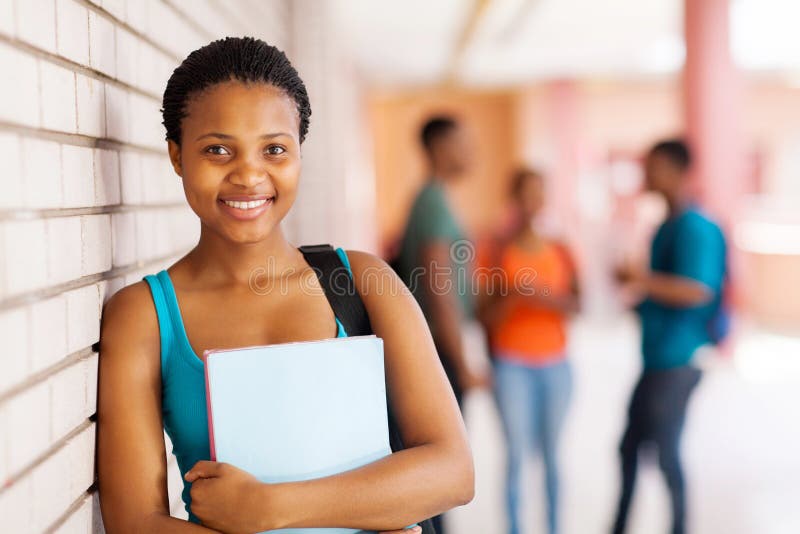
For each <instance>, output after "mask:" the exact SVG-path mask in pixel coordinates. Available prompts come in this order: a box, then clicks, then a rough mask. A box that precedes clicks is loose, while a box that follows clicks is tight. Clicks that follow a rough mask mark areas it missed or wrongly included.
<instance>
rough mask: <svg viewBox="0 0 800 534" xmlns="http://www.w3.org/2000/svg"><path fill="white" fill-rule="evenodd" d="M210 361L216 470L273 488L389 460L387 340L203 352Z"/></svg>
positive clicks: (312, 531)
mask: <svg viewBox="0 0 800 534" xmlns="http://www.w3.org/2000/svg"><path fill="white" fill-rule="evenodd" d="M204 359H205V363H206V365H205V370H206V388H207V401H208V414H209V431H210V434H211V449H212V457H214V458H215V459H216V460H217V461H219V462H226V463H230V464H232V465H235V466H236V467H239V468H241V469H243V470H245V471H247V472H249V473H251V474H253V475H254V476H255V477H256V478H258V479H259V480H261V481H262V482H268V483H269V482H272V483H276V482H288V481H299V480H309V479H313V478H319V477H324V476H328V475H333V474H336V473H340V472H343V471H347V470H350V469H354V468H357V467H361V466H363V465H366V464H368V463H371V462H374V461H376V460H378V459H380V458H383V457H385V456H387V455H389V454H391V448H390V447H389V432H388V424H387V413H386V382H385V378H384V365H383V340H381V339H380V338H378V337H375V336H357V337H348V338H334V339H330V340H322V341H312V342H298V343H286V344H280V345H269V346H263V347H249V348H242V349H233V350H214V351H206V353H205V354H204ZM273 532H280V533H284V534H351V533H355V532H362V533H363V532H366V531H359V530H353V529H347V528H301V529H283V530H277V531H273Z"/></svg>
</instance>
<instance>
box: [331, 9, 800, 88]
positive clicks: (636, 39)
mask: <svg viewBox="0 0 800 534" xmlns="http://www.w3.org/2000/svg"><path fill="white" fill-rule="evenodd" d="M731 1H732V7H731V28H732V32H731V33H732V50H733V52H734V57H735V60H736V61H737V63H738V64H739V65H741V66H742V67H745V68H747V69H753V70H766V71H779V72H784V73H789V74H792V75H794V76H795V77H797V76H796V73H798V72H800V32H797V31H796V24H797V21H798V20H800V0H731ZM334 3H335V6H336V9H335V10H334V12H335V13H336V24H337V27H338V28H339V30H340V32H341V35H342V38H343V40H344V42H345V43H346V46H347V47H348V48H349V51H350V54H351V55H352V57H353V58H354V60H355V62H356V65H357V67H358V69H359V70H360V71H361V73H362V74H363V75H364V77H365V78H366V79H367V81H368V82H370V83H372V84H375V85H383V86H397V85H403V86H407V85H423V84H431V83H438V82H442V81H444V80H446V79H448V78H449V79H451V80H454V81H457V82H460V83H462V84H465V85H469V86H491V87H503V86H512V85H518V84H525V83H531V82H535V81H538V80H546V79H554V78H592V77H594V78H596V77H602V78H636V77H648V76H654V75H656V76H663V75H670V74H675V73H677V72H678V71H679V70H680V68H681V66H682V64H683V57H684V46H683V38H682V17H683V9H682V5H683V1H682V0H403V1H365V0H334ZM481 4H483V5H485V6H486V8H485V10H483V12H482V13H481V16H480V17H479V18H478V23H477V25H476V26H475V27H474V31H472V32H471V33H470V37H469V39H468V40H467V42H466V43H463V46H461V45H460V44H459V43H460V38H461V36H462V35H463V34H464V32H465V27H467V26H468V22H469V20H470V17H471V16H472V15H473V12H474V11H475V8H476V6H477V5H481Z"/></svg>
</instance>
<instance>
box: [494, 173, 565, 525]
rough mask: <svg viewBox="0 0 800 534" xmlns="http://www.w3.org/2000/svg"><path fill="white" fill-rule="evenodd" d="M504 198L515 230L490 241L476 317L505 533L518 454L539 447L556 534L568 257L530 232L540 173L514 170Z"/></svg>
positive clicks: (517, 478)
mask: <svg viewBox="0 0 800 534" xmlns="http://www.w3.org/2000/svg"><path fill="white" fill-rule="evenodd" d="M509 193H510V199H511V202H512V203H513V206H514V208H515V209H516V210H517V211H518V212H519V218H518V224H517V227H516V229H515V231H513V232H512V234H511V235H510V236H509V238H508V239H507V242H506V243H503V244H502V245H501V246H500V247H498V252H497V254H496V262H495V266H497V267H500V270H497V271H495V272H497V273H499V274H500V277H499V279H498V278H496V277H491V278H490V279H491V281H493V282H494V283H493V284H490V285H489V286H488V288H489V291H488V293H487V295H486V298H485V299H483V300H482V305H481V316H482V318H483V319H484V324H486V325H488V327H489V330H490V332H491V334H490V339H491V349H492V353H493V356H494V386H495V393H496V397H497V403H498V407H499V410H500V415H501V419H502V422H503V427H504V429H505V435H506V440H507V449H508V464H507V478H506V504H507V512H508V519H509V525H510V528H509V532H510V533H511V534H519V532H521V528H520V509H521V508H522V503H521V502H520V495H521V488H520V485H521V478H522V467H523V460H524V459H525V457H526V455H527V454H528V453H531V452H536V451H541V455H542V459H543V461H544V472H545V488H546V493H545V497H546V504H547V506H546V509H547V524H548V530H549V532H550V533H551V534H555V533H556V532H558V492H559V488H558V486H559V476H558V438H559V434H560V431H561V427H562V423H563V422H564V417H565V415H566V413H567V407H568V405H569V400H570V396H571V392H572V372H571V370H570V365H569V362H568V361H567V353H566V350H567V331H566V318H567V315H568V314H569V313H571V312H575V311H577V309H578V285H577V278H576V276H575V269H574V267H573V265H574V264H573V262H572V260H571V258H570V255H569V253H568V252H567V249H566V247H564V246H563V245H562V244H560V243H558V242H556V241H553V240H551V239H548V238H547V237H545V236H543V235H542V234H541V233H540V232H539V231H537V229H536V226H535V224H534V223H535V220H536V216H537V214H538V213H539V212H540V211H541V209H542V207H543V205H544V201H545V197H544V183H543V177H542V175H541V174H539V173H538V172H536V171H533V170H529V169H520V170H518V171H517V172H516V173H515V175H514V177H513V180H512V183H511V187H510V191H509Z"/></svg>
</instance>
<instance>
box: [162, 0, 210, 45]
mask: <svg viewBox="0 0 800 534" xmlns="http://www.w3.org/2000/svg"><path fill="white" fill-rule="evenodd" d="M162 3H163V4H164V5H165V6H167V7H168V8H169V9H171V10H172V11H173V12H174V13H175V14H176V15H178V16H179V17H180V18H182V19H183V21H184V22H186V23H187V24H188V25H189V26H191V27H192V28H193V29H194V31H196V32H197V33H199V34H200V35H202V36H204V37H205V38H206V39H208V40H209V41H211V40H213V39H214V34H212V33H210V32H208V31H206V29H205V28H203V26H201V25H200V24H199V23H198V22H197V21H196V20H194V19H193V18H192V17H190V16H189V15H188V14H187V13H186V12H185V11H183V10H182V9H181V8H179V7H178V6H176V5H174V4H173V3H172V2H170V1H169V0H162ZM221 14H222V15H223V16H225V10H222V11H221Z"/></svg>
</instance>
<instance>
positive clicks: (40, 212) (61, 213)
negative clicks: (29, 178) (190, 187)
mask: <svg viewBox="0 0 800 534" xmlns="http://www.w3.org/2000/svg"><path fill="white" fill-rule="evenodd" d="M188 207H189V205H188V204H187V203H186V202H163V203H155V204H107V205H104V206H86V207H79V208H42V209H36V208H23V209H18V210H17V209H9V210H1V209H0V222H3V221H31V220H40V219H54V218H59V217H77V216H80V215H107V214H108V215H110V214H114V213H138V212H140V211H153V210H162V209H178V208H188Z"/></svg>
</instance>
